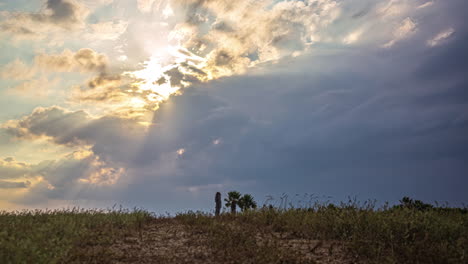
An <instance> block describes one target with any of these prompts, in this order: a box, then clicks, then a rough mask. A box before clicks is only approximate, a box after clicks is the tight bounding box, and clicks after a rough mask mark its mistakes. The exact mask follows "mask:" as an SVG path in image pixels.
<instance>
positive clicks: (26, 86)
mask: <svg viewBox="0 0 468 264" xmlns="http://www.w3.org/2000/svg"><path fill="white" fill-rule="evenodd" d="M58 83H59V80H58V79H54V80H52V81H50V80H49V79H47V78H45V77H40V78H38V79H32V80H30V81H25V82H22V83H20V84H18V85H16V86H14V87H12V88H9V89H8V90H7V93H8V94H10V95H18V96H22V97H28V98H36V99H37V98H45V97H48V96H49V95H50V93H51V89H52V88H53V87H54V86H56V85H57V84H58Z"/></svg>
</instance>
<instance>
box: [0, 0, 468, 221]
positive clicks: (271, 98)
mask: <svg viewBox="0 0 468 264" xmlns="http://www.w3.org/2000/svg"><path fill="white" fill-rule="evenodd" d="M32 2H35V1H32ZM36 2H37V3H29V4H26V2H24V3H23V2H22V1H19V2H18V3H17V4H12V3H10V2H9V1H7V2H5V1H0V9H3V11H2V12H1V14H0V46H1V47H2V48H3V49H4V50H5V51H11V52H8V54H7V53H3V54H2V55H0V76H1V80H0V110H2V113H1V114H0V207H2V208H9V209H11V208H23V207H26V208H31V207H34V208H37V207H38V208H44V207H60V206H68V205H80V206H90V207H106V206H112V205H113V204H115V203H118V204H123V205H125V206H141V207H145V208H149V209H151V210H155V211H158V212H164V211H170V212H175V211H179V210H186V209H195V210H197V209H211V203H212V199H213V196H214V193H215V192H216V191H222V192H227V191H230V190H234V189H235V190H239V191H241V192H248V193H252V194H253V195H254V197H256V198H257V200H259V202H260V203H262V202H263V201H264V200H265V199H266V198H265V197H266V196H267V195H273V196H275V197H279V195H281V194H282V193H287V194H289V196H290V197H291V198H292V199H293V200H294V199H296V198H294V197H295V195H296V194H300V195H303V194H305V193H309V194H312V193H313V194H317V195H318V196H319V197H326V198H323V199H330V200H336V201H340V200H344V199H346V197H347V196H357V197H358V198H359V199H361V200H364V199H378V200H379V201H390V202H396V201H397V200H398V199H400V198H401V197H403V196H411V197H415V198H417V199H423V200H426V201H442V202H444V201H447V202H449V203H451V204H454V205H459V204H462V203H466V202H467V201H468V194H467V192H466V191H465V186H467V185H468V178H467V173H468V163H467V162H466V161H467V160H468V137H467V136H466V135H468V90H467V89H468V80H467V78H466V76H465V75H466V72H468V51H467V50H466V47H467V46H468V27H467V26H466V25H465V23H464V16H465V14H464V10H466V9H467V8H468V4H466V3H465V1H463V0H449V1H417V0H392V1H357V0H356V1H331V0H309V1H284V2H278V1H250V0H243V1H239V2H235V4H234V2H232V1H221V0H220V1H195V0H174V1H157V0H156V1H143V0H141V1H135V3H132V4H131V5H130V4H129V3H127V2H128V1H119V0H114V1H112V0H106V1H78V0H73V1H72V0H49V1H36ZM297 199H298V198H297ZM297 199H296V200H297ZM296 202H297V201H296Z"/></svg>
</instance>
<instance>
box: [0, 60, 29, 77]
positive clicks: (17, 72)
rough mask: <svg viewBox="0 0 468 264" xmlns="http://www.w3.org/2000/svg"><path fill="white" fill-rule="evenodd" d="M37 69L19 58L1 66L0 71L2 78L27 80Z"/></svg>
mask: <svg viewBox="0 0 468 264" xmlns="http://www.w3.org/2000/svg"><path fill="white" fill-rule="evenodd" d="M36 72H37V69H36V68H32V67H30V66H29V65H27V64H26V63H24V62H23V61H22V60H20V59H15V60H14V61H12V62H10V63H8V64H7V65H5V66H3V67H2V69H1V71H0V76H1V77H2V79H10V80H28V79H30V78H32V77H33V76H34V75H36Z"/></svg>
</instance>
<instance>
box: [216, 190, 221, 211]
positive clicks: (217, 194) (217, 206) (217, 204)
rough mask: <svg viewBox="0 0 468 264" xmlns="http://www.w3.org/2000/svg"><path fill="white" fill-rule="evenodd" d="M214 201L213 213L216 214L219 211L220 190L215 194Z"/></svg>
mask: <svg viewBox="0 0 468 264" xmlns="http://www.w3.org/2000/svg"><path fill="white" fill-rule="evenodd" d="M215 203H216V207H215V215H216V216H218V215H219V213H220V211H221V193H220V192H217V193H216V195H215Z"/></svg>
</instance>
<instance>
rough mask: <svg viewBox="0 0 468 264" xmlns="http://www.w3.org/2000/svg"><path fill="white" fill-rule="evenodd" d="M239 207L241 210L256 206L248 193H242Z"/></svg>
mask: <svg viewBox="0 0 468 264" xmlns="http://www.w3.org/2000/svg"><path fill="white" fill-rule="evenodd" d="M239 207H240V209H241V210H242V211H245V210H248V209H255V208H257V203H256V202H255V200H254V198H253V196H252V195H250V194H244V196H242V197H241V198H240V200H239Z"/></svg>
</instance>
